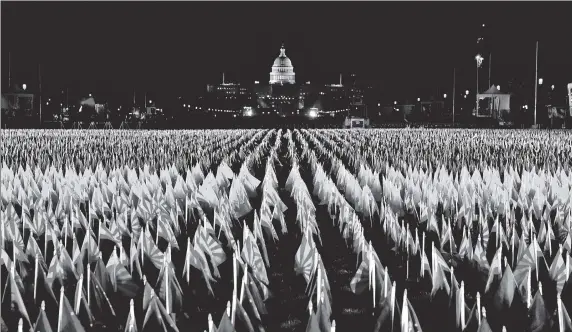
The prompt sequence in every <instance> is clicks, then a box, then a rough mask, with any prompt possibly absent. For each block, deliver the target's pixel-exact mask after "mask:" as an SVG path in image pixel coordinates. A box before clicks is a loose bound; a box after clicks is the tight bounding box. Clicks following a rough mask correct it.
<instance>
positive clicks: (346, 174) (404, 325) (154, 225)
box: [0, 129, 572, 332]
mask: <svg viewBox="0 0 572 332" xmlns="http://www.w3.org/2000/svg"><path fill="white" fill-rule="evenodd" d="M1 135H2V139H1V143H0V144H1V148H2V151H1V153H2V160H1V164H2V165H1V167H2V168H1V170H0V171H1V178H0V182H1V187H0V209H1V227H0V245H1V250H0V253H1V264H2V266H1V279H0V286H1V289H0V292H1V300H2V303H1V318H2V320H1V329H2V331H9V332H11V331H18V332H20V331H21V332H25V331H34V332H48V331H54V332H76V331H79V332H81V331H114V332H115V331H122V332H123V331H125V332H136V331H150V332H151V331H153V332H154V331H181V332H182V331H198V332H202V331H208V332H232V331H236V332H260V331H268V332H282V331H310V332H330V331H338V332H346V331H356V332H357V331H363V332H369V331H375V332H383V331H391V332H410V331H430V332H442V331H459V332H461V331H470V332H477V331H481V332H487V331H493V332H501V331H507V332H522V331H534V332H543V331H546V332H549V331H556V332H564V331H571V332H572V321H571V318H570V315H569V310H572V281H570V274H571V272H572V267H571V264H570V260H571V253H572V233H571V230H572V226H571V225H572V134H571V133H570V132H567V131H536V130H531V131H527V130H522V131H518V130H446V129H445V130H443V129H435V130H427V129H415V130H411V129H375V130H357V131H353V130H336V129H325V130H278V129H271V130H270V129H268V130H194V131H130V130H70V131H66V130H3V131H2V132H1Z"/></svg>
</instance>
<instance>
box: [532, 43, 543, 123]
mask: <svg viewBox="0 0 572 332" xmlns="http://www.w3.org/2000/svg"><path fill="white" fill-rule="evenodd" d="M538 83H539V82H538V41H536V65H535V71H534V127H535V128H536V108H537V104H538ZM540 84H542V83H540Z"/></svg>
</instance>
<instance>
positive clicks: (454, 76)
mask: <svg viewBox="0 0 572 332" xmlns="http://www.w3.org/2000/svg"><path fill="white" fill-rule="evenodd" d="M455 71H456V68H453V125H454V124H455V85H456V84H455V78H456V75H455V74H456V72H455Z"/></svg>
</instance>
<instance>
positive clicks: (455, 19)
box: [1, 1, 572, 98]
mask: <svg viewBox="0 0 572 332" xmlns="http://www.w3.org/2000/svg"><path fill="white" fill-rule="evenodd" d="M1 10H2V17H1V21H2V22H1V24H2V25H1V28H2V35H1V38H2V39H1V46H2V47H1V51H2V83H3V85H5V84H6V82H7V76H8V74H7V70H6V69H7V67H8V65H7V64H8V61H7V58H8V52H11V58H12V77H13V80H14V81H26V82H29V83H28V84H29V86H32V85H34V84H35V81H37V72H38V70H37V67H38V63H41V66H42V78H43V80H42V81H43V88H44V90H46V91H47V90H50V91H51V90H53V91H58V90H61V89H63V88H65V87H69V88H70V89H72V90H73V91H74V92H73V93H74V94H87V93H88V92H92V91H95V92H96V93H99V94H105V95H109V94H110V93H111V92H120V93H122V94H124V95H131V94H132V91H133V89H136V90H138V91H149V94H151V95H152V94H155V95H157V96H158V97H157V98H159V96H167V95H173V94H189V93H192V92H196V91H197V90H201V89H204V85H205V84H206V83H214V82H218V81H220V80H221V76H222V72H223V71H224V72H226V77H227V79H228V80H235V81H237V80H238V81H242V82H252V81H254V80H259V81H262V82H267V81H268V74H269V72H270V67H271V64H272V62H273V60H274V58H275V57H276V56H277V55H278V53H279V48H280V44H281V43H282V42H284V43H285V45H286V54H287V55H288V56H289V57H290V59H291V60H292V62H293V64H294V69H295V71H296V75H297V76H296V78H297V81H299V82H300V81H308V80H309V81H315V82H319V83H334V82H337V80H338V76H339V73H344V74H349V73H351V72H355V73H356V74H357V75H358V77H360V78H362V79H368V80H372V81H375V82H377V83H379V84H380V85H381V86H383V87H384V93H385V94H387V95H391V96H395V98H406V97H412V96H415V95H419V96H423V97H425V96H429V95H431V94H434V93H436V92H437V91H439V93H442V92H443V91H445V92H447V90H451V86H452V76H453V67H457V83H458V85H457V89H460V90H463V91H464V89H466V88H468V89H473V90H474V86H475V71H476V70H475V61H474V55H475V52H476V39H477V36H478V33H479V29H480V27H481V24H482V23H485V24H486V26H487V29H489V33H490V34H491V35H492V38H489V42H491V43H492V46H491V47H492V52H493V60H492V77H493V79H492V81H493V82H492V83H494V84H500V85H501V86H503V84H507V83H506V82H508V80H509V79H517V80H524V81H526V82H529V83H531V84H532V83H534V57H535V41H536V40H537V39H539V40H540V57H539V61H540V69H539V70H540V72H541V73H540V76H541V77H543V78H544V79H545V81H546V82H554V83H556V84H559V85H560V84H565V83H568V82H572V2H492V1H491V2H410V1H407V2H4V1H3V2H2V3H1ZM486 72H487V70H486V69H485V70H483V74H482V75H485V73H486ZM482 77H483V78H485V77H486V76H482ZM483 87H484V86H483ZM501 90H502V88H501Z"/></svg>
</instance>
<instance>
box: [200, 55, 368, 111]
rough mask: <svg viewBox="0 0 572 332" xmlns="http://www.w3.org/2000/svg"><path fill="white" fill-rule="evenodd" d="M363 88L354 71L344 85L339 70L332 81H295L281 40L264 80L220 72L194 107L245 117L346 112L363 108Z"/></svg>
mask: <svg viewBox="0 0 572 332" xmlns="http://www.w3.org/2000/svg"><path fill="white" fill-rule="evenodd" d="M352 80H353V82H352ZM365 90H366V88H363V87H358V85H357V83H356V82H355V75H351V76H350V80H349V82H348V84H345V85H344V84H342V75H341V74H340V75H339V82H338V83H336V84H326V85H318V84H311V83H310V82H309V81H308V82H304V83H296V73H295V71H294V65H293V63H292V61H291V60H290V58H288V56H287V55H286V48H285V46H284V44H282V46H281V47H280V50H279V54H278V57H276V59H275V60H274V62H273V63H272V68H271V71H270V74H269V80H268V84H261V82H259V81H254V82H253V83H250V84H247V83H244V82H240V83H238V82H227V81H226V80H225V75H224V73H223V75H222V82H221V83H218V84H209V85H207V88H206V93H204V94H203V95H202V96H201V97H200V98H199V101H198V106H197V109H202V110H203V111H205V112H209V113H214V114H217V113H227V114H228V113H230V114H233V115H234V116H246V117H249V116H258V115H278V116H282V117H286V116H295V115H308V114H311V115H312V116H315V115H317V114H319V115H320V116H326V115H330V116H336V115H339V116H346V115H348V114H350V113H363V112H364V110H365V108H366V106H365V104H364V101H363V99H364V92H365Z"/></svg>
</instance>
